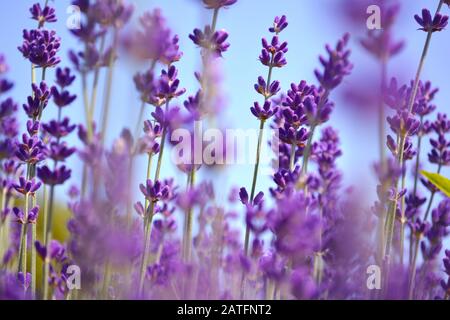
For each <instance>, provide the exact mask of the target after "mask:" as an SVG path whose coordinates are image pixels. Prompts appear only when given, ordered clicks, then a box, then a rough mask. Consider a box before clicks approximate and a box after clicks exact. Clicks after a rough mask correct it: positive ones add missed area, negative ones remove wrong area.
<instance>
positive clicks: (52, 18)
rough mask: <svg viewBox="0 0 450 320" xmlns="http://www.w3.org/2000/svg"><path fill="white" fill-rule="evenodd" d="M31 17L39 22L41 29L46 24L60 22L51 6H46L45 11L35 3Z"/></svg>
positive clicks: (31, 9) (31, 10)
mask: <svg viewBox="0 0 450 320" xmlns="http://www.w3.org/2000/svg"><path fill="white" fill-rule="evenodd" d="M30 13H31V17H32V19H33V20H36V21H38V23H39V28H42V27H43V26H44V24H45V23H51V22H56V21H58V20H57V19H56V14H55V9H54V8H52V7H50V6H45V7H44V8H43V9H42V7H41V5H40V4H39V3H35V4H34V5H33V6H32V7H31V8H30Z"/></svg>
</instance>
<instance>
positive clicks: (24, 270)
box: [19, 194, 34, 276]
mask: <svg viewBox="0 0 450 320" xmlns="http://www.w3.org/2000/svg"><path fill="white" fill-rule="evenodd" d="M28 197H29V196H28V194H26V195H25V204H24V212H23V214H24V223H23V224H22V230H21V239H22V240H21V242H22V249H21V261H20V269H19V271H21V272H22V273H23V275H24V276H26V274H27V253H28V252H27V251H28V250H27V243H28V236H27V235H28V205H29V204H28V202H29V201H28ZM33 276H34V275H33Z"/></svg>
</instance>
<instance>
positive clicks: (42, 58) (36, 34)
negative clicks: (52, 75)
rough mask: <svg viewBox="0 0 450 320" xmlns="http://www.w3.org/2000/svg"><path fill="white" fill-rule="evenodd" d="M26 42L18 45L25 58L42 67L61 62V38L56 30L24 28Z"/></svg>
mask: <svg viewBox="0 0 450 320" xmlns="http://www.w3.org/2000/svg"><path fill="white" fill-rule="evenodd" d="M23 38H24V42H23V44H22V46H20V47H18V49H19V51H20V52H21V53H22V54H23V56H24V58H26V59H28V60H30V62H31V63H33V64H35V65H36V66H38V67H40V68H49V67H54V66H56V65H57V64H59V63H60V61H61V59H60V58H59V57H58V56H57V53H58V50H59V48H60V46H61V39H60V38H59V37H58V36H57V35H56V32H55V31H48V30H30V31H28V30H24V31H23Z"/></svg>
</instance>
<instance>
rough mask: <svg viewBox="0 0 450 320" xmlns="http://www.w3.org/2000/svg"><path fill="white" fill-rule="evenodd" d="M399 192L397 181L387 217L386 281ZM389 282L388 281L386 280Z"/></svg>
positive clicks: (399, 160) (402, 143)
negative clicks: (393, 198)
mask: <svg viewBox="0 0 450 320" xmlns="http://www.w3.org/2000/svg"><path fill="white" fill-rule="evenodd" d="M405 140H406V137H405V136H404V135H401V136H400V142H399V150H398V153H399V157H398V163H399V164H400V166H401V167H403V154H404V145H405ZM397 194H398V185H397V182H396V183H395V191H394V195H395V200H393V201H391V202H390V204H389V210H388V216H387V219H386V230H385V233H386V245H385V249H384V259H385V263H386V267H387V269H386V271H385V276H386V278H385V279H386V281H387V280H388V277H389V268H390V267H389V264H390V254H391V247H392V239H393V237H394V226H395V212H396V210H397V202H398V199H397ZM385 283H387V282H385Z"/></svg>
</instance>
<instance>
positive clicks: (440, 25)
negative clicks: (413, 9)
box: [414, 9, 448, 32]
mask: <svg viewBox="0 0 450 320" xmlns="http://www.w3.org/2000/svg"><path fill="white" fill-rule="evenodd" d="M414 19H416V21H417V23H418V24H419V25H420V26H421V27H422V28H420V29H419V30H422V31H425V32H436V31H442V30H443V29H444V28H445V27H446V26H447V24H448V16H446V15H442V14H440V13H437V14H436V15H435V16H434V18H432V17H431V13H430V11H429V10H428V9H422V16H419V15H418V14H416V15H415V16H414Z"/></svg>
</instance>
